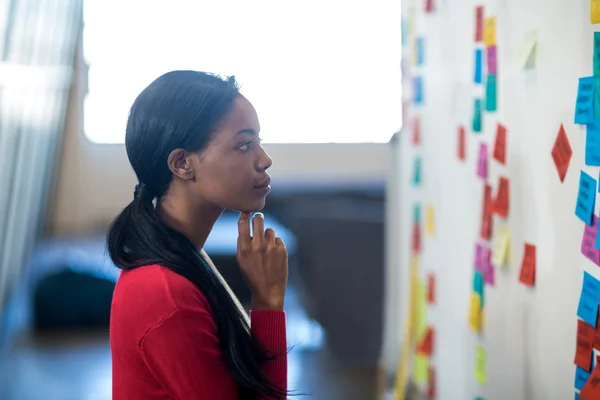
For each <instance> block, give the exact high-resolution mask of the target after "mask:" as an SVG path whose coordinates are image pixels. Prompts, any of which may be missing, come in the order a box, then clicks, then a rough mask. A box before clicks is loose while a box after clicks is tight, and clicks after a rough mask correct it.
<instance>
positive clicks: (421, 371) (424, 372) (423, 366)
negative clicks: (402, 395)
mask: <svg viewBox="0 0 600 400" xmlns="http://www.w3.org/2000/svg"><path fill="white" fill-rule="evenodd" d="M428 375H429V359H428V358H427V357H426V356H422V355H420V354H417V355H415V382H417V383H418V384H420V385H423V384H425V383H427V377H428Z"/></svg>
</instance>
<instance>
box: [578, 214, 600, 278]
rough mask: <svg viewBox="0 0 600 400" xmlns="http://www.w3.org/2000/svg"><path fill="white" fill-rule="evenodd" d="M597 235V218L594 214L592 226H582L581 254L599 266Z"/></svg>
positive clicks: (599, 251)
mask: <svg viewBox="0 0 600 400" xmlns="http://www.w3.org/2000/svg"><path fill="white" fill-rule="evenodd" d="M597 235H598V217H597V216H596V214H594V218H593V220H592V225H588V224H584V229H583V238H582V239H581V253H582V254H583V255H584V256H586V257H587V258H589V259H590V260H592V261H593V262H594V263H595V264H596V265H599V266H600V250H599V249H597V248H596V246H595V244H596V236H597Z"/></svg>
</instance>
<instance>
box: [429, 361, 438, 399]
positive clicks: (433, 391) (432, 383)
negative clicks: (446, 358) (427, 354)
mask: <svg viewBox="0 0 600 400" xmlns="http://www.w3.org/2000/svg"><path fill="white" fill-rule="evenodd" d="M436 396H437V381H436V375H435V368H433V367H431V366H430V367H429V382H428V388H427V398H428V399H435V397H436Z"/></svg>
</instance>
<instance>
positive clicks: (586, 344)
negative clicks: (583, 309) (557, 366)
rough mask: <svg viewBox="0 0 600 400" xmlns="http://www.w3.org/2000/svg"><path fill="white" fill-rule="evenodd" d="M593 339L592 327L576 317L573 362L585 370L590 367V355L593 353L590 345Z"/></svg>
mask: <svg viewBox="0 0 600 400" xmlns="http://www.w3.org/2000/svg"><path fill="white" fill-rule="evenodd" d="M593 340H594V328H593V327H592V326H590V325H588V324H587V323H586V322H585V321H582V320H580V319H578V320H577V341H576V346H575V359H574V361H573V362H574V363H575V365H577V366H578V367H579V368H581V369H583V370H585V371H589V370H590V369H591V368H592V356H593V354H594V351H593V347H592V343H593Z"/></svg>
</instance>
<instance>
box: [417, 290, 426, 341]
mask: <svg viewBox="0 0 600 400" xmlns="http://www.w3.org/2000/svg"><path fill="white" fill-rule="evenodd" d="M417 293H418V299H417V300H418V302H417V326H416V335H417V336H416V337H417V340H421V338H422V337H423V335H424V334H425V331H426V330H427V288H426V287H425V284H424V283H423V282H419V283H418V285H417Z"/></svg>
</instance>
